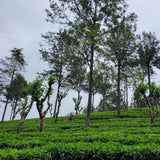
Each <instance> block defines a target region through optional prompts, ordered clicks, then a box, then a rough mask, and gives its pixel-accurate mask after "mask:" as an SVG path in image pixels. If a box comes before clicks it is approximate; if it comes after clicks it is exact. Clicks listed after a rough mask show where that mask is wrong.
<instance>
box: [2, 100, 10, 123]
mask: <svg viewBox="0 0 160 160" xmlns="http://www.w3.org/2000/svg"><path fill="white" fill-rule="evenodd" d="M8 103H9V99H7V101H6V104H5V107H4V112H3V116H2V120H1V122H2V123H3V122H4V116H5V114H6V110H7V106H8Z"/></svg>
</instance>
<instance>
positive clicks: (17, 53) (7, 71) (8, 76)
mask: <svg viewBox="0 0 160 160" xmlns="http://www.w3.org/2000/svg"><path fill="white" fill-rule="evenodd" d="M10 52H11V56H10V57H5V59H1V60H0V65H1V67H0V74H1V77H2V80H1V81H2V82H3V86H4V88H7V87H8V88H11V86H12V82H13V80H14V79H15V77H16V75H17V74H18V73H20V72H21V71H22V70H24V68H25V66H26V62H25V60H24V56H23V54H22V49H17V48H14V49H12V50H11V51H10ZM5 91H7V90H5ZM3 95H4V96H5V98H6V100H5V107H4V112H3V116H2V121H1V122H3V121H4V117H5V113H6V110H7V106H8V103H9V102H10V98H11V92H10V90H8V91H7V92H3ZM3 102H4V101H3Z"/></svg>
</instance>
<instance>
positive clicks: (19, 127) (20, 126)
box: [17, 116, 25, 133]
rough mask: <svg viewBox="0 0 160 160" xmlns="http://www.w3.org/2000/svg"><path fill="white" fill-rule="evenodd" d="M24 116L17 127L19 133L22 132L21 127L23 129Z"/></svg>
mask: <svg viewBox="0 0 160 160" xmlns="http://www.w3.org/2000/svg"><path fill="white" fill-rule="evenodd" d="M24 119H25V118H24V116H22V117H21V121H20V122H19V123H18V129H17V133H20V132H21V129H22V125H23V123H24Z"/></svg>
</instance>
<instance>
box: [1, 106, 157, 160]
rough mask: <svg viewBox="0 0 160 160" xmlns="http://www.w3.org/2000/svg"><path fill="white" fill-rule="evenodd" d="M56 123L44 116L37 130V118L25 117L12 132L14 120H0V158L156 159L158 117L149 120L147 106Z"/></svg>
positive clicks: (78, 117)
mask: <svg viewBox="0 0 160 160" xmlns="http://www.w3.org/2000/svg"><path fill="white" fill-rule="evenodd" d="M85 118H86V115H79V116H77V117H74V118H73V120H72V121H70V122H65V121H64V120H65V119H66V117H60V118H59V120H58V122H57V124H54V120H53V119H52V118H47V119H46V125H45V132H43V133H39V131H38V128H39V122H40V121H39V119H30V120H26V121H25V123H24V125H23V129H22V133H21V134H18V135H17V134H16V130H17V125H18V121H17V120H16V121H6V122H4V123H3V124H0V159H107V158H108V159H117V158H118V159H159V155H160V146H159V143H160V117H159V116H158V117H157V118H156V122H155V123H154V124H150V118H149V111H148V108H141V109H132V110H128V112H127V111H125V110H123V111H122V112H121V116H120V117H118V116H117V112H116V111H107V112H99V113H93V114H92V115H91V122H90V127H89V128H85Z"/></svg>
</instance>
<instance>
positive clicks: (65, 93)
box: [55, 91, 67, 123]
mask: <svg viewBox="0 0 160 160" xmlns="http://www.w3.org/2000/svg"><path fill="white" fill-rule="evenodd" d="M66 96H67V92H66V91H65V92H62V91H60V92H59V93H58V99H57V100H58V107H57V110H56V114H55V123H56V122H57V120H58V115H59V111H60V107H61V102H62V99H63V98H65V97H66Z"/></svg>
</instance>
